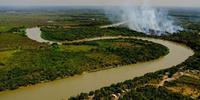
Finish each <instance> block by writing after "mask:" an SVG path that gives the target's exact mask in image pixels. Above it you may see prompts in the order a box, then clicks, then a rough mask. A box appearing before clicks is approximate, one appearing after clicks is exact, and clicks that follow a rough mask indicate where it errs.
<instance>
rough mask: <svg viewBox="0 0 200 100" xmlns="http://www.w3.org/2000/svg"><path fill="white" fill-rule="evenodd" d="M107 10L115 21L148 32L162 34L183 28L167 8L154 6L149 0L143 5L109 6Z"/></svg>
mask: <svg viewBox="0 0 200 100" xmlns="http://www.w3.org/2000/svg"><path fill="white" fill-rule="evenodd" d="M105 11H106V15H108V18H109V19H110V20H111V21H112V22H113V23H116V22H119V24H120V23H121V25H122V24H123V25H125V26H127V27H128V28H130V29H132V30H136V31H139V32H144V33H147V34H150V33H151V34H152V33H153V34H156V35H161V34H165V33H175V32H177V31H179V30H182V28H181V27H179V26H177V25H175V22H174V20H173V18H172V17H171V16H169V15H168V11H167V10H166V9H165V10H164V9H161V8H156V7H153V6H151V4H150V3H149V2H148V0H144V3H143V4H142V6H134V5H130V4H129V5H128V6H120V7H115V8H107V9H106V10H105ZM119 24H114V25H113V26H116V25H119Z"/></svg>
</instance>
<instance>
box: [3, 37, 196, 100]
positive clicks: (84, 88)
mask: <svg viewBox="0 0 200 100" xmlns="http://www.w3.org/2000/svg"><path fill="white" fill-rule="evenodd" d="M141 39H143V40H148V41H152V42H154V43H159V44H162V45H164V46H166V47H168V48H169V50H170V53H169V54H168V55H166V56H165V57H163V58H160V59H157V60H154V61H150V62H144V63H138V64H134V65H128V66H123V67H117V68H112V69H108V70H102V71H98V72H91V73H84V74H82V75H77V76H74V77H70V78H66V79H61V80H57V81H53V82H48V83H42V84H37V85H34V86H30V87H27V88H22V89H17V90H14V91H6V92H2V93H0V99H1V100H12V99H14V98H15V99H20V100H24V99H29V100H35V99H37V100H44V99H48V100H60V99H64V98H69V97H70V96H75V95H77V94H79V93H81V92H89V91H91V90H96V89H99V88H101V87H104V86H109V85H111V84H113V83H118V82H122V81H125V80H128V79H132V78H134V77H138V76H142V75H144V74H145V73H149V72H154V71H157V70H161V69H166V68H170V67H172V66H175V65H178V64H180V63H182V62H184V61H185V60H186V59H187V58H188V57H189V56H191V55H193V51H192V50H191V49H189V48H187V47H185V46H183V45H179V44H177V43H174V42H169V41H164V40H159V39H152V38H141ZM39 95H40V96H41V95H43V97H42V98H41V97H40V96H39Z"/></svg>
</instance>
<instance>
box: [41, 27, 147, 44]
mask: <svg viewBox="0 0 200 100" xmlns="http://www.w3.org/2000/svg"><path fill="white" fill-rule="evenodd" d="M41 31H42V37H43V38H45V39H47V40H54V41H64V40H67V41H71V40H79V39H84V38H92V37H100V36H119V35H121V36H144V34H143V33H139V32H136V31H132V30H129V29H127V28H106V29H101V28H99V27H81V28H71V29H68V28H64V27H62V26H44V27H42V28H41Z"/></svg>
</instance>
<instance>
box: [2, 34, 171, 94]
mask: <svg viewBox="0 0 200 100" xmlns="http://www.w3.org/2000/svg"><path fill="white" fill-rule="evenodd" d="M1 35H2V36H3V37H4V38H5V39H1V41H2V42H1V43H2V44H1V46H2V50H13V49H14V50H19V51H18V52H15V53H13V54H12V56H11V57H8V58H7V59H6V62H5V63H4V67H3V68H1V70H0V71H1V72H0V81H1V84H0V90H1V91H2V90H6V89H15V88H18V87H20V86H26V85H30V84H36V83H39V82H42V81H48V80H55V79H57V78H63V77H68V76H73V75H75V74H81V73H82V72H84V71H95V70H100V69H104V68H110V67H117V66H119V65H127V64H133V63H136V62H142V61H148V60H152V59H157V58H159V57H160V56H163V55H165V54H167V53H168V49H167V48H166V47H164V46H162V45H160V44H155V43H152V42H149V41H142V40H136V39H114V40H99V41H90V42H81V43H73V44H65V45H57V44H52V45H51V46H47V45H45V44H39V43H35V42H33V41H31V40H29V39H27V37H24V36H21V35H19V34H15V33H7V34H1ZM6 37H9V38H8V39H10V41H7V40H6ZM16 39H18V40H20V41H18V40H16ZM14 41H16V42H15V43H14ZM155 51H156V52H155Z"/></svg>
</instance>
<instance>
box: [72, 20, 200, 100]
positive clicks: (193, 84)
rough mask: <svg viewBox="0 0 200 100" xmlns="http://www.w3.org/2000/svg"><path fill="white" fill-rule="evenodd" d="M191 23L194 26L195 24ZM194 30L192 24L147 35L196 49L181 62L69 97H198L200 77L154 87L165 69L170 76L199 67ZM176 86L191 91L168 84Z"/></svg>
mask: <svg viewBox="0 0 200 100" xmlns="http://www.w3.org/2000/svg"><path fill="white" fill-rule="evenodd" d="M192 25H193V26H195V24H192ZM190 27H191V26H190ZM190 27H189V26H188V27H187V26H185V28H187V29H190ZM197 30H198V29H197V28H195V29H191V30H190V31H189V32H187V31H182V32H178V33H174V34H167V35H162V36H149V37H154V38H162V39H166V40H170V41H175V42H178V43H183V44H186V45H187V46H189V47H191V48H192V49H193V50H194V51H195V54H194V55H193V56H191V57H189V59H187V60H186V61H185V62H183V63H182V64H180V65H177V66H174V67H172V68H169V69H165V70H160V71H157V72H154V73H148V74H145V75H144V76H142V77H136V78H134V79H132V80H127V81H124V82H121V83H117V84H113V85H111V86H109V87H103V88H101V89H98V90H95V91H91V92H89V93H81V94H80V95H78V96H76V97H71V98H70V99H69V100H79V99H88V98H90V97H92V98H93V100H100V99H104V100H110V99H111V98H113V96H112V94H114V95H116V96H117V98H118V97H119V99H122V100H171V99H175V100H191V99H195V100H198V99H199V98H200V94H195V93H196V91H200V89H199V81H200V80H199V79H196V78H195V79H194V78H192V77H188V76H187V77H186V76H183V77H180V78H179V79H177V80H175V81H172V82H169V83H166V84H165V85H164V86H162V87H157V86H154V85H153V84H159V83H158V82H159V81H161V80H162V77H163V76H164V75H165V74H166V73H169V77H171V76H172V75H173V74H175V73H176V72H178V71H180V72H184V71H187V70H189V71H192V70H197V71H199V70H200V35H199V34H198V33H199V31H197ZM190 73H191V72H190ZM197 77H200V76H199V74H197ZM178 86H181V87H182V86H184V87H187V88H188V87H189V89H191V91H190V93H185V92H183V90H180V91H178V92H174V91H172V90H170V87H175V89H176V87H178ZM184 87H183V89H184ZM187 94H188V95H187ZM192 94H194V95H195V97H193V96H191V95H192Z"/></svg>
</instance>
